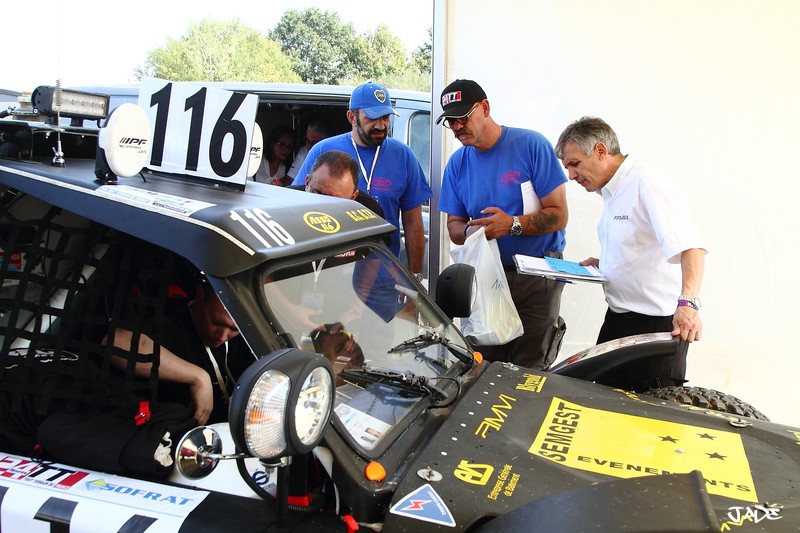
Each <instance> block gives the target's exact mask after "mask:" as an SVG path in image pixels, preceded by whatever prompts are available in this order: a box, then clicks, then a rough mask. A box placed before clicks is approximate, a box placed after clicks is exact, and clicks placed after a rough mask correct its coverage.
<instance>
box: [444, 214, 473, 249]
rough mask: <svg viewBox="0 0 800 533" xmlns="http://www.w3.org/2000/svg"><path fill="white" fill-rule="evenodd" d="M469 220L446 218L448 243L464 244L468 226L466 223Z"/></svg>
mask: <svg viewBox="0 0 800 533" xmlns="http://www.w3.org/2000/svg"><path fill="white" fill-rule="evenodd" d="M468 221H469V219H466V218H460V217H453V216H449V215H448V217H447V234H448V235H449V236H450V241H451V242H452V243H453V244H464V241H465V240H467V229H468V228H469V226H468V225H467V222H468Z"/></svg>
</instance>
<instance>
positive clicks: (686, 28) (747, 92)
mask: <svg viewBox="0 0 800 533" xmlns="http://www.w3.org/2000/svg"><path fill="white" fill-rule="evenodd" d="M436 1H437V4H436V8H435V12H436V13H438V12H439V11H441V12H444V18H443V20H444V23H443V24H441V22H442V18H441V17H440V18H439V20H438V21H435V28H436V30H437V31H439V30H441V29H442V28H441V26H442V25H443V26H444V35H445V37H444V40H445V42H447V43H448V46H447V47H446V49H445V53H444V56H440V61H443V65H444V76H443V82H442V83H443V84H447V83H449V82H450V81H452V80H454V79H456V78H471V79H474V80H476V81H477V82H478V83H480V84H481V85H482V86H483V88H484V89H485V91H486V93H487V95H488V98H489V102H490V104H491V109H492V115H493V117H494V118H495V120H497V121H498V122H499V123H501V124H505V125H509V126H520V127H527V128H531V129H535V130H538V131H540V132H541V133H543V134H544V135H545V136H547V137H548V139H550V141H551V142H552V143H555V141H556V140H557V138H558V135H559V134H560V132H561V131H562V130H563V128H564V127H565V126H566V125H567V124H568V123H569V122H571V121H573V120H575V119H577V118H579V117H581V116H583V115H594V116H599V117H601V118H603V119H604V120H606V121H607V122H608V123H609V124H610V125H611V126H612V127H613V128H614V129H615V130H616V132H617V135H618V136H619V138H620V143H621V145H622V150H623V153H626V154H634V155H635V156H637V157H639V158H641V159H645V160H647V161H648V162H650V163H652V164H656V165H659V166H661V167H663V168H665V169H666V170H668V171H670V172H671V173H672V174H673V175H674V176H675V178H676V179H677V180H678V182H679V184H680V185H681V187H682V189H683V191H684V193H685V194H686V196H687V199H688V202H689V204H690V208H691V211H692V213H693V214H694V217H695V220H696V222H697V224H698V225H699V226H700V228H701V230H702V232H703V234H704V236H705V238H706V240H707V242H708V244H709V249H710V253H709V255H708V256H707V261H706V274H705V279H704V283H703V290H702V299H703V303H704V307H703V310H702V316H703V320H704V323H705V328H704V338H703V340H702V341H701V342H699V343H696V344H693V345H692V347H691V349H690V351H689V370H688V378H689V380H690V381H689V384H690V385H697V386H704V387H710V388H715V389H719V390H723V391H725V392H729V393H731V394H734V395H736V396H739V397H740V398H742V399H743V400H745V401H748V402H750V403H752V404H753V405H755V406H756V407H757V408H759V409H760V410H762V411H763V412H764V413H765V414H767V415H768V416H770V418H772V419H773V421H777V422H781V423H785V424H793V425H798V424H800V413H798V412H795V411H794V410H793V409H791V407H792V406H794V405H796V404H798V399H797V396H798V392H797V387H796V383H797V382H798V378H799V377H800V349H798V346H799V345H800V342H798V336H799V335H798V331H800V320H799V319H800V312H798V310H797V309H796V304H795V302H797V301H798V300H800V281H798V277H797V275H798V274H800V272H798V257H800V253H798V250H797V248H798V241H800V239H798V237H797V235H796V230H795V226H796V225H797V224H798V221H797V217H795V216H793V213H794V212H795V211H797V209H796V208H795V209H792V208H793V207H794V205H795V203H796V202H798V198H800V157H798V152H800V150H798V146H800V133H798V129H800V103H799V100H800V32H798V29H797V24H798V22H800V2H797V1H796V0H761V1H757V0H669V1H667V0H646V1H637V0H628V1H626V0H603V1H600V2H598V1H597V0H495V1H493V2H491V3H486V2H485V1H478V0H436ZM437 10H439V11H437ZM434 60H435V61H436V57H434ZM434 83H435V86H434V98H433V101H434V109H433V112H434V115H435V116H438V113H439V112H440V108H439V107H438V103H437V102H438V95H439V92H440V91H441V89H442V85H436V83H437V82H436V80H435V81H434ZM445 138H446V140H445V154H449V153H451V152H452V150H453V149H455V148H456V147H457V146H458V143H457V142H456V144H455V145H454V144H453V141H452V138H450V137H448V136H446V137H445ZM568 200H569V206H570V221H569V225H568V227H567V240H568V244H567V249H566V254H565V257H566V258H567V259H571V260H581V259H583V258H585V257H587V256H589V255H596V254H597V253H598V251H599V245H598V243H597V237H596V232H595V225H596V221H597V219H598V216H599V213H600V210H601V208H602V202H601V199H600V198H599V196H597V195H595V194H590V193H586V192H585V191H584V190H583V188H582V187H580V186H577V185H576V184H574V183H569V184H568ZM445 257H446V255H445ZM604 312H605V303H604V300H603V296H602V289H601V288H600V287H597V286H593V285H592V286H577V285H571V286H569V287H567V288H566V290H565V291H564V296H563V300H562V315H563V316H564V317H565V319H566V321H567V327H568V333H567V336H566V340H565V344H564V348H563V349H562V356H567V355H571V354H572V353H574V352H576V351H578V350H580V349H583V348H585V347H588V346H591V345H592V344H593V343H594V339H595V337H596V334H597V330H598V328H599V326H600V323H601V321H602V316H603V313H604Z"/></svg>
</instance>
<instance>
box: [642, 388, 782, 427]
mask: <svg viewBox="0 0 800 533" xmlns="http://www.w3.org/2000/svg"><path fill="white" fill-rule="evenodd" d="M643 394H645V395H647V396H653V397H655V398H659V399H661V400H670V401H673V402H675V403H680V404H683V405H693V406H695V407H702V408H704V409H711V410H714V411H721V412H723V413H730V414H733V415H738V416H744V417H747V418H755V419H756V420H764V421H766V422H769V418H767V416H766V415H764V413H762V412H761V411H759V410H758V409H756V408H755V407H753V406H752V405H750V404H749V403H747V402H744V401H742V400H740V399H739V398H737V397H736V396H732V395H730V394H725V393H724V392H719V391H716V390H713V389H703V388H701V387H664V388H661V389H651V390H649V391H647V392H645V393H643Z"/></svg>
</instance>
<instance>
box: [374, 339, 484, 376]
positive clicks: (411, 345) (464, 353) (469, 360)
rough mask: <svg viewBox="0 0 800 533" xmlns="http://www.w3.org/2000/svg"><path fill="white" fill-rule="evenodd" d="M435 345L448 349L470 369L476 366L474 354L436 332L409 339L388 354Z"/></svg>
mask: <svg viewBox="0 0 800 533" xmlns="http://www.w3.org/2000/svg"><path fill="white" fill-rule="evenodd" d="M433 344H441V345H442V346H444V347H445V348H447V350H448V351H449V352H450V353H451V354H453V355H454V356H456V358H457V359H458V360H459V361H461V362H462V363H466V364H467V365H469V366H470V368H472V365H474V364H475V358H474V357H473V356H472V353H471V352H470V351H469V350H467V349H466V348H462V347H461V346H459V345H457V344H454V343H452V342H450V340H448V339H446V338H445V337H442V336H441V335H439V334H438V333H436V332H435V331H426V332H425V333H423V334H422V335H420V336H419V337H414V338H413V339H408V340H407V341H403V342H401V343H400V344H398V345H397V346H395V347H394V348H389V351H388V353H397V352H405V351H406V350H414V349H417V348H426V347H428V346H431V345H433Z"/></svg>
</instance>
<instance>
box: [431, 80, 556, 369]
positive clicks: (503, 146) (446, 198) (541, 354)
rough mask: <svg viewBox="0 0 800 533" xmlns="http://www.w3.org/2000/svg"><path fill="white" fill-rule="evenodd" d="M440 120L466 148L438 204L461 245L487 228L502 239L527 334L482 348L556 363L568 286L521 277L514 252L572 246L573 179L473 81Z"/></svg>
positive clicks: (500, 356) (536, 363)
mask: <svg viewBox="0 0 800 533" xmlns="http://www.w3.org/2000/svg"><path fill="white" fill-rule="evenodd" d="M441 104H442V111H443V113H442V114H441V115H440V116H439V118H438V119H437V120H436V123H437V124H439V123H442V122H444V123H443V125H444V126H445V127H447V128H449V129H451V130H452V131H453V135H455V137H456V139H458V140H459V141H460V142H461V144H463V145H464V146H463V147H461V148H459V149H458V150H456V152H455V153H454V154H453V155H452V156H451V157H450V159H449V161H448V162H447V166H446V167H445V170H444V176H443V178H442V191H441V195H440V197H439V205H438V209H439V210H440V211H442V212H444V213H447V231H448V233H449V234H450V240H451V241H453V243H454V244H463V243H464V240H465V239H466V236H467V235H468V234H469V233H470V232H471V231H474V230H476V229H477V228H479V227H480V226H483V227H484V228H485V232H486V238H487V239H497V244H498V247H499V248H500V257H501V259H502V262H503V266H504V267H505V271H506V278H507V280H508V287H509V289H510V290H511V296H512V299H513V300H514V305H515V306H516V308H517V311H518V312H519V315H520V318H521V320H522V325H523V329H524V333H523V334H522V336H521V337H518V338H516V339H514V340H512V341H510V342H508V343H507V344H504V345H502V346H481V347H480V350H481V352H482V353H483V355H484V357H485V358H486V359H488V360H490V361H509V362H512V363H515V364H518V365H521V366H525V367H528V368H533V369H537V370H539V369H543V368H546V367H547V366H549V364H550V363H552V360H553V359H554V358H555V355H556V352H557V349H558V347H557V346H555V347H554V348H553V349H551V345H552V344H553V339H554V338H555V334H556V332H557V327H558V323H559V318H558V314H559V309H560V306H561V291H562V290H563V287H564V285H563V283H560V282H557V281H552V280H548V279H545V278H541V277H537V276H529V275H523V274H518V273H517V271H516V268H515V264H514V259H513V256H514V254H524V255H531V256H536V257H544V256H546V255H549V256H553V257H561V256H562V252H563V250H564V246H565V244H566V239H565V232H564V228H566V226H567V218H568V212H567V193H566V186H565V183H566V182H567V179H566V177H565V176H564V172H563V170H562V169H561V165H560V163H559V161H558V159H557V158H556V156H555V154H554V152H553V148H552V146H551V145H550V143H549V142H548V141H547V139H545V138H544V137H543V136H542V135H541V134H539V133H537V132H535V131H531V130H525V129H519V128H509V127H506V126H501V125H499V124H497V123H496V122H495V121H494V120H493V119H492V117H491V116H490V114H489V101H488V100H487V99H486V93H485V92H484V91H483V89H482V88H481V87H480V85H478V84H477V83H475V82H474V81H472V80H456V81H454V82H453V83H451V84H450V85H448V86H447V87H445V89H444V91H442V98H441Z"/></svg>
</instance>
